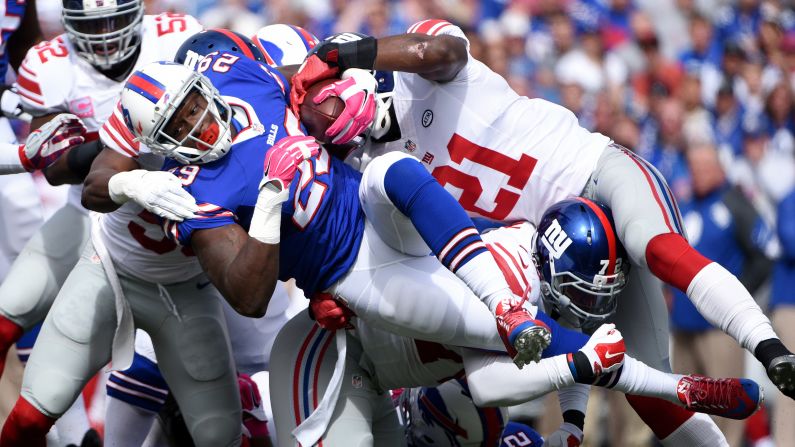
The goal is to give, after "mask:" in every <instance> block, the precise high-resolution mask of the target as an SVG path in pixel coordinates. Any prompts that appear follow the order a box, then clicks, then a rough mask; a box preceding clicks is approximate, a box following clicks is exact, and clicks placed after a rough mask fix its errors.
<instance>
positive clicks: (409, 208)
mask: <svg viewBox="0 0 795 447" xmlns="http://www.w3.org/2000/svg"><path fill="white" fill-rule="evenodd" d="M384 190H385V192H386V195H387V197H389V200H390V201H391V202H392V203H393V204H394V205H395V207H396V208H397V209H398V210H399V211H400V212H401V213H403V214H405V215H406V216H407V217H408V218H409V219H410V220H411V223H412V224H414V227H415V228H416V229H417V232H418V233H419V234H420V236H421V237H422V239H423V240H424V241H425V243H426V244H428V247H430V248H431V251H432V252H433V254H434V255H436V257H437V258H438V259H439V261H440V262H441V263H442V264H443V265H444V266H445V267H446V268H447V269H448V270H450V271H451V272H453V273H455V274H456V275H457V276H458V277H459V278H461V280H463V281H464V283H466V285H467V286H469V288H470V289H471V290H472V291H473V292H474V293H475V294H476V295H477V296H478V297H479V298H480V299H481V300H483V301H484V302H485V303H486V305H487V306H488V307H489V309H491V311H492V312H494V311H495V310H496V309H497V306H498V304H499V302H500V300H501V299H502V298H503V297H505V296H506V295H507V296H509V297H510V296H511V294H510V289H509V287H508V283H507V282H506V280H505V277H504V276H503V275H502V272H501V271H500V268H499V266H497V262H496V261H495V260H494V257H493V256H492V254H491V252H489V251H488V249H487V248H486V244H484V243H483V240H482V239H481V238H480V234H479V233H478V232H477V230H476V229H475V225H474V224H473V223H472V219H470V218H469V216H468V215H467V214H466V212H465V211H464V209H463V208H461V205H459V204H458V202H456V200H455V198H453V196H451V195H450V194H449V193H448V192H447V191H446V190H445V189H444V187H442V185H440V184H439V183H438V182H437V181H436V179H434V178H433V177H432V176H431V174H430V173H428V171H426V170H425V168H424V167H423V166H422V165H421V164H420V163H419V162H418V161H417V160H415V159H413V158H401V159H399V160H397V161H396V162H394V163H393V164H392V165H391V166H389V168H388V169H387V171H386V174H385V175H384Z"/></svg>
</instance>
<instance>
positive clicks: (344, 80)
mask: <svg viewBox="0 0 795 447" xmlns="http://www.w3.org/2000/svg"><path fill="white" fill-rule="evenodd" d="M377 86H378V81H376V80H375V78H374V77H373V75H371V74H370V73H369V72H367V71H366V70H361V69H359V68H349V69H348V70H345V72H344V73H342V77H341V79H340V80H339V81H337V82H335V83H333V84H329V85H327V86H326V87H324V88H323V89H322V90H320V92H319V93H318V94H317V95H316V96H315V97H314V98H312V101H314V103H315V104H320V103H321V102H323V101H325V100H326V99H327V98H328V97H330V96H337V97H339V98H340V99H341V100H343V101H344V102H345V109H344V110H343V111H342V113H341V114H340V116H338V117H337V119H336V120H335V121H334V124H332V125H331V126H329V128H328V129H326V136H328V137H333V139H332V140H331V142H332V143H333V144H345V143H349V142H350V141H352V140H353V139H354V138H356V136H357V135H359V134H361V133H362V132H364V131H365V130H367V128H368V127H370V125H371V124H373V120H374V119H375V90H376V87H377Z"/></svg>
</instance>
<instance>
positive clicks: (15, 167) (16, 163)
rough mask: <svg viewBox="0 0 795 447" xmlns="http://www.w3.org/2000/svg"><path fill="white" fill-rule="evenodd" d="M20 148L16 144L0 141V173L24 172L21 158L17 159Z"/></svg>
mask: <svg viewBox="0 0 795 447" xmlns="http://www.w3.org/2000/svg"><path fill="white" fill-rule="evenodd" d="M20 150H24V149H20V146H19V145H18V144H12V143H0V175H5V174H17V173H20V172H25V171H26V170H25V167H24V166H22V160H20V159H19V151H20Z"/></svg>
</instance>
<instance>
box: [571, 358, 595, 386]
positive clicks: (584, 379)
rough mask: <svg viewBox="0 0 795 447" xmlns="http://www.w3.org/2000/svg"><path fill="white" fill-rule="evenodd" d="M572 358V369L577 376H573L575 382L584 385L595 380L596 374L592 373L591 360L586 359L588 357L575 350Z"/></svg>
mask: <svg viewBox="0 0 795 447" xmlns="http://www.w3.org/2000/svg"><path fill="white" fill-rule="evenodd" d="M572 358H573V360H574V369H575V370H576V371H577V377H575V379H574V380H575V382H577V383H583V384H585V385H591V384H592V383H594V381H595V380H596V375H595V374H594V373H593V368H592V367H591V362H590V361H589V360H588V357H587V356H586V355H585V354H584V353H582V351H577V352H575V353H574V354H573V355H572Z"/></svg>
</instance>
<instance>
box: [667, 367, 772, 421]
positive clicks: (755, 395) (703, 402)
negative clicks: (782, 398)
mask: <svg viewBox="0 0 795 447" xmlns="http://www.w3.org/2000/svg"><path fill="white" fill-rule="evenodd" d="M676 394H677V396H678V397H679V401H680V402H682V404H684V405H685V407H686V408H687V409H688V410H693V411H698V412H700V413H706V414H714V415H716V416H722V417H726V418H730V419H745V418H747V417H749V416H751V415H752V414H754V412H755V411H756V410H757V409H758V408H759V406H760V405H762V402H763V401H764V400H765V398H764V394H763V393H762V389H761V388H760V387H759V385H758V384H757V383H756V382H754V381H753V380H749V379H713V378H710V377H703V376H696V375H691V376H684V377H682V378H681V379H679V383H678V384H677V386H676Z"/></svg>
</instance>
